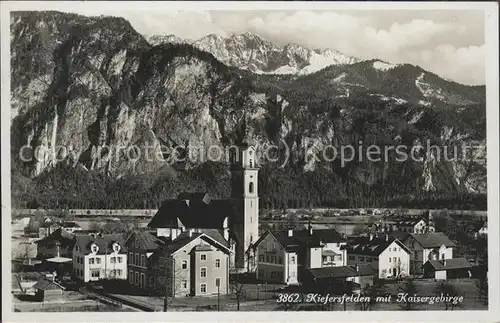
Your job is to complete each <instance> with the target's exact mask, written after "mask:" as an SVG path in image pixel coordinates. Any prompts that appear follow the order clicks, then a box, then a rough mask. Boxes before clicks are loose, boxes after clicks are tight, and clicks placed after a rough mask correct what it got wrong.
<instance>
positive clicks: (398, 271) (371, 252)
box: [347, 235, 411, 278]
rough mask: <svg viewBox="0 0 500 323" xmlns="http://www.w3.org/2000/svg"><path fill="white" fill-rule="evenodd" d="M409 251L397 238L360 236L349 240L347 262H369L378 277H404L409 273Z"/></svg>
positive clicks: (355, 263) (356, 263)
mask: <svg viewBox="0 0 500 323" xmlns="http://www.w3.org/2000/svg"><path fill="white" fill-rule="evenodd" d="M410 254H411V251H410V250H409V249H408V248H407V247H406V246H405V245H404V244H403V243H402V242H401V241H399V240H398V239H391V238H389V236H388V235H385V237H383V238H377V237H373V236H370V237H362V238H358V239H355V240H353V241H350V243H349V246H348V248H347V264H348V265H350V266H355V265H365V264H369V265H371V267H372V268H374V269H375V271H376V272H377V277H378V278H391V277H404V276H408V275H409V274H410Z"/></svg>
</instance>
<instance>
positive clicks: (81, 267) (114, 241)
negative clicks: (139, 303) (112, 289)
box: [73, 234, 127, 283]
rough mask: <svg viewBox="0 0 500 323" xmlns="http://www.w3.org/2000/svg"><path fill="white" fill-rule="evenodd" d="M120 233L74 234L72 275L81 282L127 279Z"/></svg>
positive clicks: (125, 251)
mask: <svg viewBox="0 0 500 323" xmlns="http://www.w3.org/2000/svg"><path fill="white" fill-rule="evenodd" d="M124 242H125V239H124V237H123V235H121V234H89V235H76V236H75V245H74V247H73V275H74V276H75V277H76V278H77V279H78V280H81V281H83V282H85V283H86V282H89V281H96V280H100V279H127V250H126V247H125V244H124Z"/></svg>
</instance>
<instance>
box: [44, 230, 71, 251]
mask: <svg viewBox="0 0 500 323" xmlns="http://www.w3.org/2000/svg"><path fill="white" fill-rule="evenodd" d="M56 241H58V242H59V243H60V244H61V247H62V248H66V247H69V248H73V246H74V244H75V235H74V234H71V233H69V232H68V231H66V230H64V229H63V228H59V229H57V230H55V231H54V232H52V233H51V234H49V235H48V236H46V237H44V238H42V239H40V240H37V241H35V243H36V244H39V243H47V242H56Z"/></svg>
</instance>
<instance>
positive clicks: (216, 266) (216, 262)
mask: <svg viewBox="0 0 500 323" xmlns="http://www.w3.org/2000/svg"><path fill="white" fill-rule="evenodd" d="M215 268H220V259H215Z"/></svg>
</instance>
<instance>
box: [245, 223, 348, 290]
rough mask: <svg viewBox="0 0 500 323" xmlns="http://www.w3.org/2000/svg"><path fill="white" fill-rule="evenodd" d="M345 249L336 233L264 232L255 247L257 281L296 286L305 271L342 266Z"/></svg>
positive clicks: (306, 230)
mask: <svg viewBox="0 0 500 323" xmlns="http://www.w3.org/2000/svg"><path fill="white" fill-rule="evenodd" d="M345 246H346V240H345V238H344V237H343V236H341V235H340V234H339V233H338V232H337V231H336V230H335V229H316V230H314V229H313V228H312V227H311V226H309V228H308V229H305V230H286V231H267V232H266V233H264V234H263V235H262V236H261V238H260V239H259V240H258V241H257V242H256V244H255V247H254V248H255V250H256V259H257V279H259V280H263V281H272V282H279V283H284V284H288V285H290V284H298V283H299V281H300V278H301V275H303V274H304V271H305V270H307V269H311V268H322V267H336V266H345V265H346V264H347V262H346V250H345Z"/></svg>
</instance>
